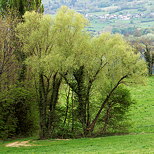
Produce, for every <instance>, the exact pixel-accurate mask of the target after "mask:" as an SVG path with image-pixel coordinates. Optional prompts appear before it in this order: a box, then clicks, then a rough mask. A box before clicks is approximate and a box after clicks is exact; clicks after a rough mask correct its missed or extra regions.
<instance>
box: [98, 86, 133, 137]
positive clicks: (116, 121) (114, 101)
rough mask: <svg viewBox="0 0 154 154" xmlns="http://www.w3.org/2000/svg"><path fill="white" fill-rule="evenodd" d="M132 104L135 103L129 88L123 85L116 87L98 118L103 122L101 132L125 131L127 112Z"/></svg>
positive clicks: (126, 128)
mask: <svg viewBox="0 0 154 154" xmlns="http://www.w3.org/2000/svg"><path fill="white" fill-rule="evenodd" d="M133 104H135V103H134V101H133V100H132V98H131V95H130V92H129V90H127V89H126V88H124V87H119V88H118V89H116V91H115V92H114V93H113V95H112V96H111V98H110V100H109V103H108V104H107V105H106V107H105V109H104V111H103V116H102V118H101V119H99V121H100V122H103V125H102V127H103V128H102V133H103V134H112V133H123V132H124V133H127V132H128V128H129V127H128V125H130V123H128V122H129V120H128V119H129V116H128V112H129V111H130V107H131V106H132V105H133ZM100 125H101V124H100ZM99 127H100V126H99Z"/></svg>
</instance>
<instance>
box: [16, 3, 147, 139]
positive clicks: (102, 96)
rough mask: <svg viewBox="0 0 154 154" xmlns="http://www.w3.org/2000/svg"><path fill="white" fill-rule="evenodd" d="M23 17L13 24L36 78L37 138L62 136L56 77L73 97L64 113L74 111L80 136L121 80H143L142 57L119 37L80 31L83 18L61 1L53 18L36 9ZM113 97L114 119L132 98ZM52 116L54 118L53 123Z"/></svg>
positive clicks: (85, 131) (88, 128) (120, 114)
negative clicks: (92, 35)
mask: <svg viewBox="0 0 154 154" xmlns="http://www.w3.org/2000/svg"><path fill="white" fill-rule="evenodd" d="M23 17H24V22H23V23H20V24H18V26H17V29H16V32H17V36H18V38H19V39H20V41H21V42H22V44H23V48H22V50H23V52H24V53H25V54H26V56H27V59H26V63H27V65H28V66H29V67H30V68H31V71H32V72H33V74H34V75H35V77H36V78H35V83H36V87H37V89H36V90H37V94H38V98H39V99H38V101H39V108H40V110H39V112H40V119H41V120H40V121H41V122H40V128H41V132H42V134H43V135H42V136H41V138H47V137H48V135H47V136H46V134H47V133H49V132H53V130H56V131H55V132H56V133H57V135H59V134H61V135H62V133H61V128H62V121H63V116H62V115H61V114H59V113H60V111H59V108H60V107H61V106H60V105H59V104H58V97H59V95H60V93H59V92H60V88H59V87H60V84H61V81H62V78H63V80H64V82H63V85H64V83H65V84H67V85H68V86H69V88H70V89H71V92H72V93H73V94H74V98H75V97H76V99H75V100H76V101H75V102H76V104H75V110H74V109H70V110H69V111H68V114H70V113H71V110H72V112H73V111H77V117H76V118H75V124H77V125H78V124H80V126H81V127H82V129H83V134H84V135H86V134H88V133H89V132H88V131H91V132H92V131H93V129H94V127H95V124H96V122H97V120H98V117H99V116H100V113H101V112H102V111H103V109H104V108H105V106H107V105H109V104H110V99H111V98H112V96H114V92H115V91H116V89H117V88H118V87H119V86H120V85H121V84H138V83H143V82H144V80H145V76H146V65H145V62H144V61H143V60H142V59H141V58H140V55H139V54H135V52H134V50H133V49H132V47H131V46H130V45H129V44H128V43H127V42H126V41H125V40H124V39H123V38H122V36H120V35H111V34H109V33H105V34H101V35H99V36H96V37H91V36H90V34H89V33H88V32H87V31H86V30H85V27H86V26H87V24H88V21H87V20H86V19H85V18H84V17H83V16H82V15H81V14H79V13H76V12H74V11H73V10H70V9H68V8H67V7H65V6H64V7H62V8H61V9H60V10H59V11H58V12H57V15H56V16H55V17H50V16H48V15H42V14H38V13H36V12H26V13H25V15H24V16H23ZM33 21H35V23H33ZM32 23H33V24H32ZM63 85H61V86H63ZM122 91H123V92H122ZM119 93H121V94H122V93H123V95H124V96H125V97H124V98H123V99H122V100H121V101H122V102H121V101H120V100H119V101H117V100H118V99H121V97H120V95H119ZM54 96H55V97H54ZM116 96H117V97H118V98H116ZM74 98H73V99H74ZM113 99H114V100H115V102H119V103H121V104H120V106H119V108H118V106H115V108H113V111H112V113H114V117H116V118H117V119H116V120H117V121H119V120H122V116H123V115H124V114H125V112H126V110H127V107H128V106H129V105H130V104H131V103H132V101H130V100H129V96H128V94H127V92H126V91H125V90H121V91H120V92H118V91H117V94H116V95H115V96H114V97H113ZM53 100H54V101H53ZM93 102H95V103H93ZM124 102H127V103H128V104H127V103H126V104H125V103H124ZM71 103H72V102H70V104H71ZM122 103H124V104H125V105H126V106H123V104H122ZM70 104H69V105H70ZM95 104H96V105H95ZM117 104H118V103H117ZM96 106H97V108H96ZM66 108H67V106H65V109H66ZM120 108H121V110H120ZM116 112H119V113H116ZM59 115H60V117H61V118H60V117H59ZM71 118H72V117H67V124H68V123H69V121H70V123H71V124H70V125H69V124H68V125H67V124H66V125H65V127H66V128H67V127H70V128H71V126H72V125H73V121H71V120H70V119H71ZM51 119H52V121H51ZM54 119H60V121H59V123H58V125H57V124H56V123H55V121H54ZM111 119H112V118H111ZM116 120H115V119H114V121H115V123H116ZM111 123H113V121H112V122H111V121H110V125H111ZM55 124H56V126H55ZM77 125H76V126H77ZM56 127H57V128H58V127H60V129H56ZM65 127H64V128H65ZM110 127H111V126H110ZM49 128H52V130H51V129H50V130H49ZM70 130H71V129H70ZM67 133H69V131H68V132H67ZM78 133H80V131H79V130H78ZM50 135H51V134H50ZM54 135H55V134H54Z"/></svg>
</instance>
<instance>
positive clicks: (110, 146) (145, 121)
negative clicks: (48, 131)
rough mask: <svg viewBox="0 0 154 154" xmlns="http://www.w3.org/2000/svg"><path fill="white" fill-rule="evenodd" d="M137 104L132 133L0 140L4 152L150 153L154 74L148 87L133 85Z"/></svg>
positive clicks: (153, 130) (153, 147)
mask: <svg viewBox="0 0 154 154" xmlns="http://www.w3.org/2000/svg"><path fill="white" fill-rule="evenodd" d="M131 93H132V97H133V98H134V99H135V100H136V102H137V103H136V104H135V105H134V106H132V108H131V111H130V113H129V114H130V118H131V123H132V127H131V128H130V134H129V135H123V136H109V137H100V138H82V139H73V140H43V141H41V140H36V139H35V138H26V139H19V140H13V141H5V142H0V154H7V153H12V154H16V153H22V154H24V153H28V154H33V153H36V154H37V153H43V154H46V153H53V154H54V153H75V154H78V153H104V154H108V153H109V154H114V153H121V154H125V153H126V154H132V153H133V154H149V153H151V154H152V153H154V76H153V77H150V78H149V80H148V83H147V85H146V86H138V87H134V88H131ZM25 140H29V143H28V144H31V145H32V146H27V147H5V146H6V145H7V144H8V143H13V142H16V141H18V142H22V141H25Z"/></svg>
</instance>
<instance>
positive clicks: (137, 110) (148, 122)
mask: <svg viewBox="0 0 154 154" xmlns="http://www.w3.org/2000/svg"><path fill="white" fill-rule="evenodd" d="M131 93H132V96H133V98H134V99H135V100H136V101H137V104H136V105H135V106H134V107H133V108H132V111H131V112H130V114H131V119H132V123H133V128H132V129H131V130H130V131H131V132H136V133H141V132H142V133H149V132H153V133H154V76H153V77H150V78H149V80H148V84H147V86H138V87H134V88H131Z"/></svg>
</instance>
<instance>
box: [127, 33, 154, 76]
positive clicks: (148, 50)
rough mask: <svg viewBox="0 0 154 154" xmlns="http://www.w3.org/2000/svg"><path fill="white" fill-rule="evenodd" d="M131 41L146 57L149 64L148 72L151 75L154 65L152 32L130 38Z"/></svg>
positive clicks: (143, 56) (153, 37) (153, 38)
mask: <svg viewBox="0 0 154 154" xmlns="http://www.w3.org/2000/svg"><path fill="white" fill-rule="evenodd" d="M130 41H131V43H132V44H133V46H134V47H135V48H136V50H137V51H138V52H139V53H140V54H141V56H142V58H144V59H145V61H146V63H147V66H148V74H149V76H151V75H152V73H153V72H152V71H153V67H154V43H153V42H154V36H153V35H151V34H148V35H143V36H141V37H139V38H135V39H131V38H130Z"/></svg>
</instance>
